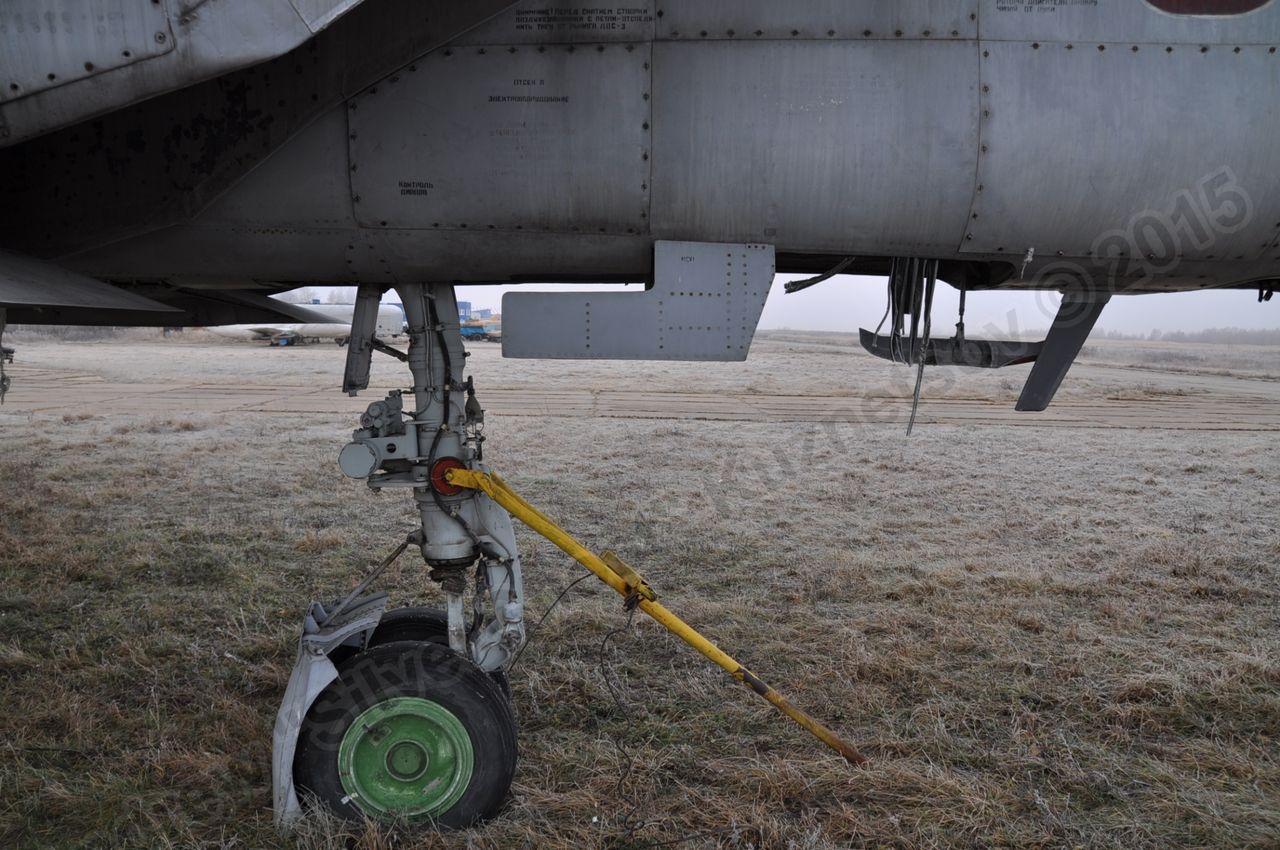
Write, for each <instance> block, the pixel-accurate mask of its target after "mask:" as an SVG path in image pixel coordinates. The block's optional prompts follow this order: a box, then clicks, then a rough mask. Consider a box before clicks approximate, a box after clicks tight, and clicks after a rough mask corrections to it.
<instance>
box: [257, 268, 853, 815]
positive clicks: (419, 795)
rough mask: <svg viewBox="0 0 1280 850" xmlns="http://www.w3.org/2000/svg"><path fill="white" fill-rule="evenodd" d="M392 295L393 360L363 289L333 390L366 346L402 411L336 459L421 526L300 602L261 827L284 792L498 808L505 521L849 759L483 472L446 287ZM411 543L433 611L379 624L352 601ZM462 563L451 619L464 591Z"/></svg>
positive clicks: (413, 806)
mask: <svg viewBox="0 0 1280 850" xmlns="http://www.w3.org/2000/svg"><path fill="white" fill-rule="evenodd" d="M398 292H399V294H400V296H401V298H402V300H403V302H404V308H405V314H406V316H407V318H408V320H409V337H410V345H409V351H408V354H407V355H406V354H402V353H401V352H398V351H395V350H394V349H390V348H389V346H386V345H385V344H384V343H382V342H380V341H379V340H377V339H375V338H374V337H373V328H374V321H373V320H374V317H376V308H377V303H378V301H379V299H380V297H381V292H380V291H379V290H377V289H365V288H362V289H361V291H360V294H359V296H358V298H357V306H356V312H355V318H354V320H353V322H352V334H351V340H350V346H349V348H348V354H347V373H346V376H345V378H344V387H345V388H346V389H347V390H348V391H350V392H352V393H354V392H356V391H358V390H361V389H364V388H365V387H366V386H367V385H368V376H369V357H370V354H371V352H372V351H374V350H382V351H387V353H391V354H394V355H396V356H398V357H400V358H401V359H403V360H405V361H407V362H408V364H409V368H410V370H411V372H412V373H413V381H414V385H413V388H412V390H411V394H412V399H413V405H414V409H413V411H412V412H408V413H406V411H405V410H404V405H405V400H406V394H405V393H402V392H400V391H393V392H392V393H391V394H389V395H388V396H387V397H386V399H384V400H383V401H379V402H375V403H373V404H371V405H369V408H368V410H367V411H366V412H365V414H364V416H362V417H361V420H360V424H361V428H360V429H359V430H357V431H355V432H354V434H353V435H352V436H353V441H352V443H351V444H350V445H348V446H347V447H346V448H344V449H343V451H342V454H341V456H340V458H339V463H340V465H341V467H342V469H343V471H344V472H346V473H347V474H348V475H350V476H352V477H355V478H365V479H366V480H367V482H368V484H369V486H370V487H372V488H373V489H374V490H380V489H382V488H385V487H402V488H407V489H410V490H412V492H413V497H414V502H415V504H416V505H417V508H418V514H419V518H420V520H421V526H420V528H419V529H418V530H416V531H414V532H413V533H412V534H410V535H409V537H408V539H407V540H406V541H405V542H404V543H403V544H401V545H400V547H399V548H397V549H396V550H395V552H393V553H392V554H391V555H390V556H389V557H388V558H386V559H385V560H384V561H383V562H382V564H381V565H380V566H379V567H378V568H377V569H375V570H374V571H373V573H371V574H370V575H369V576H368V577H367V578H366V579H365V580H364V581H362V582H361V583H360V585H359V586H358V587H357V588H356V589H355V590H354V591H352V592H351V593H350V594H349V595H348V596H347V597H346V599H344V600H342V601H341V602H339V603H337V604H336V605H333V606H330V608H326V607H325V606H323V605H320V604H318V603H313V604H312V606H311V609H310V610H309V612H308V615H307V618H306V620H305V621H304V625H303V636H302V641H301V649H300V651H299V654H298V662H297V665H296V666H295V667H294V671H293V675H292V676H291V677H290V680H289V686H288V689H287V690H286V693H285V699H284V703H283V705H282V706H281V708H280V712H279V714H278V716H277V719H276V729H275V742H274V748H273V756H274V765H273V779H274V781H275V790H276V797H275V802H276V817H277V821H278V822H279V823H281V824H282V825H287V824H288V823H289V822H290V821H292V820H293V819H294V818H296V817H297V815H298V814H299V813H300V812H301V806H300V803H299V799H298V792H299V791H301V792H303V793H304V794H310V795H312V796H313V797H314V798H316V800H318V801H319V802H320V803H322V804H324V805H326V806H327V807H329V808H330V809H331V810H332V811H334V812H335V813H337V814H339V815H341V816H343V817H348V818H362V817H369V818H374V819H383V820H409V821H412V822H423V823H429V824H434V825H438V826H447V827H458V826H467V825H469V824H472V823H475V822H476V821H477V820H481V819H484V818H487V817H490V816H492V815H493V814H495V813H496V812H497V810H498V809H499V807H500V806H501V804H502V801H503V800H504V799H505V798H506V795H507V790H508V788H509V787H510V784H511V778H512V775H513V773H514V770H515V761H516V733H515V723H514V721H513V719H512V713H511V706H510V703H509V692H508V691H507V689H506V688H505V687H504V686H505V684H506V678H505V671H506V670H507V668H508V667H509V666H510V664H511V663H512V660H513V659H514V658H515V657H516V656H517V655H518V653H519V650H520V648H521V646H523V644H524V640H525V632H524V621H523V607H524V591H523V582H522V578H521V571H520V558H519V554H518V552H517V549H516V541H515V533H514V531H513V529H512V524H511V519H512V517H513V516H515V517H517V518H519V519H520V520H521V521H522V522H523V523H524V524H525V525H527V526H529V527H530V528H531V529H533V530H534V531H536V532H537V533H539V534H541V535H542V536H543V537H545V538H547V539H548V540H550V541H551V542H552V543H554V544H555V545H556V546H557V547H559V548H560V549H561V550H562V551H564V552H565V553H567V554H568V555H570V556H571V557H573V558H574V559H575V560H576V561H578V562H579V563H580V564H582V565H583V566H584V567H586V568H587V569H588V570H590V571H591V572H592V573H594V574H595V575H596V576H597V577H598V578H599V579H600V580H601V581H603V582H604V583H605V584H608V585H609V586H610V587H612V588H613V589H614V590H616V591H617V592H618V593H619V594H620V595H621V596H622V597H623V599H624V607H625V608H626V609H627V610H634V609H639V610H640V611H642V612H644V613H645V614H646V615H648V616H649V617H651V618H653V619H654V620H655V621H656V622H658V623H660V624H661V625H662V626H663V627H665V628H666V629H668V630H669V631H671V632H672V633H673V634H675V635H677V636H678V637H680V638H681V639H682V640H684V641H685V642H686V643H688V644H689V645H690V646H692V647H693V648H694V649H696V650H697V651H698V652H700V653H702V654H703V655H704V656H706V657H707V658H708V659H709V660H711V661H712V662H714V663H715V664H717V665H719V666H720V667H722V668H723V669H724V670H725V671H726V672H727V673H728V674H729V675H731V676H732V677H733V678H734V679H736V680H737V681H738V682H740V683H741V684H742V685H744V686H745V687H746V688H747V689H749V690H751V691H753V692H754V693H756V694H757V695H758V696H760V697H762V698H763V699H765V700H767V701H768V702H770V703H771V704H772V705H773V706H774V707H775V708H777V709H778V710H779V711H781V712H782V713H784V714H786V715H787V716H788V717H790V718H791V719H792V720H794V721H795V722H797V723H798V724H800V725H801V726H803V727H804V728H805V729H806V730H808V731H809V732H810V733H812V734H813V735H814V736H815V737H817V738H818V739H819V740H821V741H822V742H823V743H825V744H826V745H827V746H829V747H831V748H832V749H833V750H835V751H836V752H837V753H839V754H840V755H841V756H843V757H844V758H845V759H846V760H847V761H848V762H849V763H850V764H854V765H858V764H863V763H864V762H866V757H865V756H863V755H862V754H861V753H859V752H858V751H857V750H856V749H854V748H853V747H852V746H850V745H849V744H847V743H845V742H844V741H843V740H842V739H841V738H840V737H839V736H838V735H836V734H835V733H834V732H832V731H831V730H830V729H828V728H827V727H826V726H824V725H823V724H822V723H820V722H819V721H818V720H817V719H815V718H814V717H812V716H810V715H809V714H807V713H805V712H804V711H802V710H801V709H799V708H798V707H796V706H795V705H793V704H792V703H791V702H790V701H789V700H787V699H786V698H785V697H783V696H782V695H781V694H780V693H778V692H777V691H775V690H774V689H773V688H771V687H770V686H769V685H767V684H766V683H765V682H763V681H762V680H761V679H760V678H759V677H757V676H756V675H755V674H753V673H752V672H751V671H750V670H748V669H746V668H745V667H743V666H742V665H741V664H739V663H738V662H737V661H736V660H734V659H733V658H732V657H731V656H729V655H728V654H726V653H725V652H723V651H721V650H720V649H719V647H717V646H715V645H714V644H713V643H711V642H710V641H708V640H706V639H705V638H704V637H703V636H702V635H700V634H699V633H698V632H697V631H696V630H694V629H693V628H692V627H690V626H689V625H688V624H687V623H685V622H684V621H683V620H681V619H680V618H679V617H677V616H676V615H675V614H674V613H672V612H671V611H670V610H669V609H667V608H666V607H665V606H664V605H662V604H661V603H660V602H659V601H658V596H657V594H656V593H655V592H654V590H653V588H651V587H650V586H649V585H648V583H646V582H645V581H644V579H643V578H642V577H641V576H640V575H639V573H637V572H636V571H635V570H634V569H633V568H632V567H630V566H629V565H627V564H626V563H625V562H623V561H622V560H621V559H620V558H618V557H617V556H616V555H614V554H613V553H612V552H607V551H606V552H604V553H602V554H600V555H597V554H595V553H594V552H592V551H590V550H589V549H587V548H586V547H584V546H583V545H582V544H580V543H579V542H578V541H576V540H574V539H573V537H571V536H570V535H569V534H568V533H567V532H566V531H565V530H564V529H562V528H560V527H559V526H557V525H556V524H555V523H554V522H552V521H551V520H550V519H548V518H547V517H546V516H545V515H544V514H542V513H541V512H539V511H538V510H537V509H536V508H534V507H533V506H532V505H530V504H529V503H528V502H526V501H525V500H524V499H522V498H521V497H520V496H518V495H517V494H516V493H515V492H514V491H513V490H512V489H511V488H510V487H509V486H507V484H506V483H505V482H504V481H503V480H502V479H501V478H500V477H499V476H498V475H496V474H493V473H491V472H490V471H489V470H488V469H486V467H485V466H484V464H483V462H482V460H483V458H482V451H481V448H482V444H483V441H484V437H483V433H482V430H483V421H484V413H483V411H482V410H481V408H480V405H479V403H478V402H477V401H476V398H475V393H474V390H473V389H472V386H471V383H470V381H469V380H468V381H467V382H466V383H465V384H464V383H461V382H460V381H459V379H458V378H457V373H456V372H455V370H454V368H453V364H461V363H462V361H463V358H464V357H465V354H464V352H463V351H462V338H461V335H460V333H459V327H458V311H457V305H456V302H455V301H454V296H453V290H452V288H451V287H449V286H443V285H405V286H400V287H398ZM464 396H465V401H463V400H462V399H463V397H464ZM410 545H416V546H417V548H418V549H419V550H420V551H421V553H422V557H423V560H424V561H425V562H426V564H427V566H428V567H429V569H430V577H431V579H432V580H433V581H435V582H436V583H437V584H439V585H440V588H441V590H443V591H444V595H445V600H446V605H447V607H446V611H445V613H444V614H443V615H441V614H440V613H439V612H433V613H431V614H425V613H422V612H423V609H406V612H391V613H389V614H385V616H384V609H385V607H386V600H387V596H386V594H385V593H374V594H368V595H362V594H364V592H365V590H366V589H367V587H368V585H369V584H371V583H372V582H373V580H374V579H375V578H377V576H378V575H379V574H380V573H381V571H382V570H383V569H385V568H386V567H387V566H388V565H390V564H391V562H392V561H394V560H395V559H396V558H397V557H398V556H399V555H400V554H402V553H403V552H404V551H405V550H406V549H407V548H408V547H409V546H410ZM473 569H474V575H475V589H474V592H473V594H472V607H473V611H474V616H473V618H472V620H471V622H470V623H468V622H467V621H466V616H465V605H464V595H465V593H466V590H467V581H468V575H469V574H470V573H472V571H473ZM409 610H413V611H416V612H418V613H414V614H410V613H407V611H409Z"/></svg>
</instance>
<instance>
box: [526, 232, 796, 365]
mask: <svg viewBox="0 0 1280 850" xmlns="http://www.w3.org/2000/svg"><path fill="white" fill-rule="evenodd" d="M653 263H654V283H653V286H652V287H650V288H649V289H648V290H646V291H644V292H638V293H628V292H587V293H576V292H574V293H567V292H508V293H506V294H505V295H503V297H502V315H503V324H502V354H503V356H504V357H544V358H571V359H579V360H745V359H746V358H747V350H748V349H749V348H750V347H751V337H752V336H753V335H754V334H755V329H756V324H757V323H758V322H759V321H760V311H761V310H762V309H763V308H764V302H765V299H766V298H767V297H768V295H769V287H770V285H771V284H772V282H773V273H774V266H773V246H771V245H737V244H723V243H706V242H657V243H655V245H654V259H653Z"/></svg>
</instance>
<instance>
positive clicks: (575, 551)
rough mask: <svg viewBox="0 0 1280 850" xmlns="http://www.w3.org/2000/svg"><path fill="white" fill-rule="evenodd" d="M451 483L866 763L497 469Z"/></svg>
mask: <svg viewBox="0 0 1280 850" xmlns="http://www.w3.org/2000/svg"><path fill="white" fill-rule="evenodd" d="M445 478H446V480H448V482H449V483H450V484H453V485H455V486H457V487H465V488H467V489H470V490H480V491H482V492H484V494H485V495H487V496H488V497H489V498H490V499H493V500H494V501H495V502H497V503H498V504H499V505H501V506H502V507H503V508H504V509H506V511H507V513H509V514H511V515H512V516H514V517H515V518H516V519H518V520H520V521H521V522H523V523H524V524H525V525H527V526H529V527H530V528H532V529H533V530H534V531H536V532H538V533H539V534H541V535H542V536H543V537H545V538H547V539H548V540H550V541H551V542H552V543H554V544H555V545H556V546H558V547H560V549H562V550H563V551H564V552H565V553H566V554H568V555H569V557H571V558H573V559H574V560H575V561H577V562H578V563H580V564H582V566H584V567H586V568H587V569H588V570H590V571H591V572H593V573H595V575H596V577H597V578H599V579H600V580H601V581H603V582H604V583H605V584H607V585H609V586H610V587H612V588H613V589H614V590H616V591H618V593H620V594H622V596H623V597H625V598H626V599H627V600H628V602H629V603H630V604H634V605H638V606H639V608H640V610H641V611H643V612H645V613H646V614H648V615H649V616H650V617H652V618H653V619H654V620H657V621H658V622H659V623H661V624H662V625H663V627H665V628H666V629H667V631H669V632H671V633H672V634H674V635H676V636H677V637H679V638H680V639H681V640H683V641H684V642H685V643H687V644H689V645H690V646H692V647H693V648H694V649H696V650H698V652H701V653H702V654H703V655H705V656H706V657H707V658H709V659H711V660H712V661H714V662H715V663H716V664H718V665H720V666H721V667H723V668H724V669H725V670H726V671H727V672H728V673H729V675H731V676H733V678H735V679H737V680H738V681H739V682H741V683H742V684H743V685H745V686H746V687H748V688H750V689H751V690H753V691H755V692H756V693H757V694H759V695H760V696H762V697H764V698H765V699H767V700H768V701H769V702H771V703H772V704H773V705H774V706H775V707H776V708H777V709H778V710H779V711H781V712H782V713H783V714H785V715H787V716H788V717H790V718H791V719H792V720H794V721H795V722H796V723H799V724H800V725H801V726H803V727H804V728H805V729H807V730H809V732H811V733H812V734H813V735H814V736H815V737H816V738H817V739H818V740H820V741H822V743H824V744H826V745H827V746H828V747H830V748H831V749H833V750H835V751H836V752H837V753H839V754H840V755H842V756H844V758H845V759H846V760H847V761H848V762H850V763H851V764H865V763H866V761H867V757H866V756H864V755H862V753H860V752H858V751H857V750H856V749H854V748H853V747H852V746H850V745H849V744H847V743H845V742H844V741H842V740H841V739H840V737H839V736H838V735H836V733H834V732H832V731H831V730H830V729H828V728H827V727H826V726H823V725H822V724H821V723H819V722H818V721H817V720H815V719H814V718H813V717H811V716H809V715H808V714H807V713H806V712H804V711H802V710H801V709H799V708H796V707H795V706H794V705H792V704H791V703H790V702H788V701H787V698H786V697H784V696H783V695H782V694H780V693H778V692H777V691H775V690H774V689H773V688H771V687H769V686H768V685H767V684H765V683H764V682H762V681H761V680H760V678H759V677H757V676H756V675H755V674H754V673H752V672H751V671H750V670H748V669H747V668H745V667H743V666H742V665H741V664H739V663H738V662H737V661H735V660H734V659H733V658H731V657H730V656H729V655H728V654H726V653H725V652H723V651H722V650H721V649H720V648H719V647H718V646H716V645H715V644H713V643H712V642H711V641H709V640H707V639H706V638H704V637H703V636H702V635H700V634H698V632H697V631H696V630H695V629H694V628H693V627H692V626H690V625H689V624H688V623H686V622H685V621H684V620H681V619H680V618H679V617H677V616H676V615H675V614H672V613H671V612H670V611H668V610H667V608H666V607H665V606H664V605H662V604H661V603H659V602H658V597H657V594H655V593H654V592H653V588H651V587H649V585H648V584H647V583H645V580H644V579H643V578H641V577H640V574H639V573H637V572H636V571H635V570H634V569H632V568H631V567H630V566H628V565H627V564H625V563H624V562H623V561H622V560H621V559H620V558H618V556H617V555H615V554H614V553H612V552H609V551H606V552H604V553H603V555H597V554H596V553H594V552H592V551H591V550H590V549H588V548H586V547H585V546H583V545H582V544H581V543H579V542H578V541H577V540H574V539H573V537H572V536H571V535H570V534H569V533H568V532H567V531H565V530H564V529H563V528H561V527H560V526H558V525H556V524H555V523H554V522H552V521H551V520H549V519H548V518H547V517H546V516H545V515H543V514H542V512H541V511H539V510H538V509H537V508H535V507H534V506H533V505H531V504H529V503H528V502H526V501H525V500H524V499H522V498H521V497H520V496H519V495H518V494H517V493H516V492H515V491H514V490H512V489H511V488H510V487H509V486H508V485H507V482H505V481H503V480H502V479H501V478H499V477H498V475H497V474H496V473H492V472H489V473H486V472H480V471H478V470H474V469H451V470H449V471H448V473H447V474H446V475H445Z"/></svg>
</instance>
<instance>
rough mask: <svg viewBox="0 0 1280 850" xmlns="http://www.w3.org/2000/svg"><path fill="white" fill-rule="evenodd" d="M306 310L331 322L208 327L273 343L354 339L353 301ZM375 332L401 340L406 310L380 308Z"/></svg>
mask: <svg viewBox="0 0 1280 850" xmlns="http://www.w3.org/2000/svg"><path fill="white" fill-rule="evenodd" d="M306 309H307V310H309V311H311V312H313V313H318V314H320V315H322V316H328V317H330V318H332V319H334V320H336V321H332V322H292V323H290V322H282V323H280V324H276V325H211V326H209V327H208V328H206V330H208V331H211V332H212V333H215V334H217V335H218V336H223V337H228V338H230V339H253V340H259V341H266V342H270V343H271V344H272V345H300V344H302V343H306V342H319V341H320V340H322V339H331V340H333V341H334V342H336V343H337V344H338V345H346V344H347V340H348V339H350V338H351V316H352V314H353V312H354V311H355V305H354V304H314V303H313V304H308V305H306ZM375 333H376V334H377V335H378V336H379V337H383V338H386V339H398V338H399V337H401V336H403V335H404V333H405V327H404V311H403V310H402V309H401V308H400V307H397V306H395V305H393V304H383V305H381V306H380V307H378V318H377V326H376V330H375Z"/></svg>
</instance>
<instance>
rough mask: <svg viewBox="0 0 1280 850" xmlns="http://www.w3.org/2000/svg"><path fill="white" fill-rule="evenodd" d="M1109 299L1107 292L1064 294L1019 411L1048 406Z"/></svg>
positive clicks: (1028, 381) (1023, 395)
mask: <svg viewBox="0 0 1280 850" xmlns="http://www.w3.org/2000/svg"><path fill="white" fill-rule="evenodd" d="M1110 300H1111V295H1110V294H1109V293H1106V292H1068V293H1066V294H1064V295H1063V296H1062V304H1061V305H1060V306H1059V307H1058V315H1057V316H1055V317H1054V320H1053V326H1052V327H1050V328H1049V335H1048V336H1047V337H1045V340H1044V343H1043V347H1042V348H1041V350H1040V355H1039V356H1038V357H1037V358H1036V364H1035V365H1034V366H1032V367H1031V374H1029V375H1027V382H1026V384H1024V385H1023V387H1022V394H1021V395H1019V396H1018V408H1017V409H1018V410H1031V411H1038V410H1044V409H1045V408H1046V407H1048V406H1049V402H1051V401H1053V397H1054V395H1056V394H1057V392H1058V387H1060V386H1061V385H1062V379H1063V378H1065V377H1066V376H1067V370H1068V369H1070V368H1071V364H1072V363H1074V362H1075V360H1076V355H1078V354H1079V353H1080V348H1081V347H1082V346H1083V345H1084V341H1085V340H1086V339H1088V338H1089V332H1090V331H1092V330H1093V326H1094V325H1095V324H1097V322H1098V317H1099V316H1101V315H1102V308H1103V307H1105V306H1107V302H1108V301H1110Z"/></svg>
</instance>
